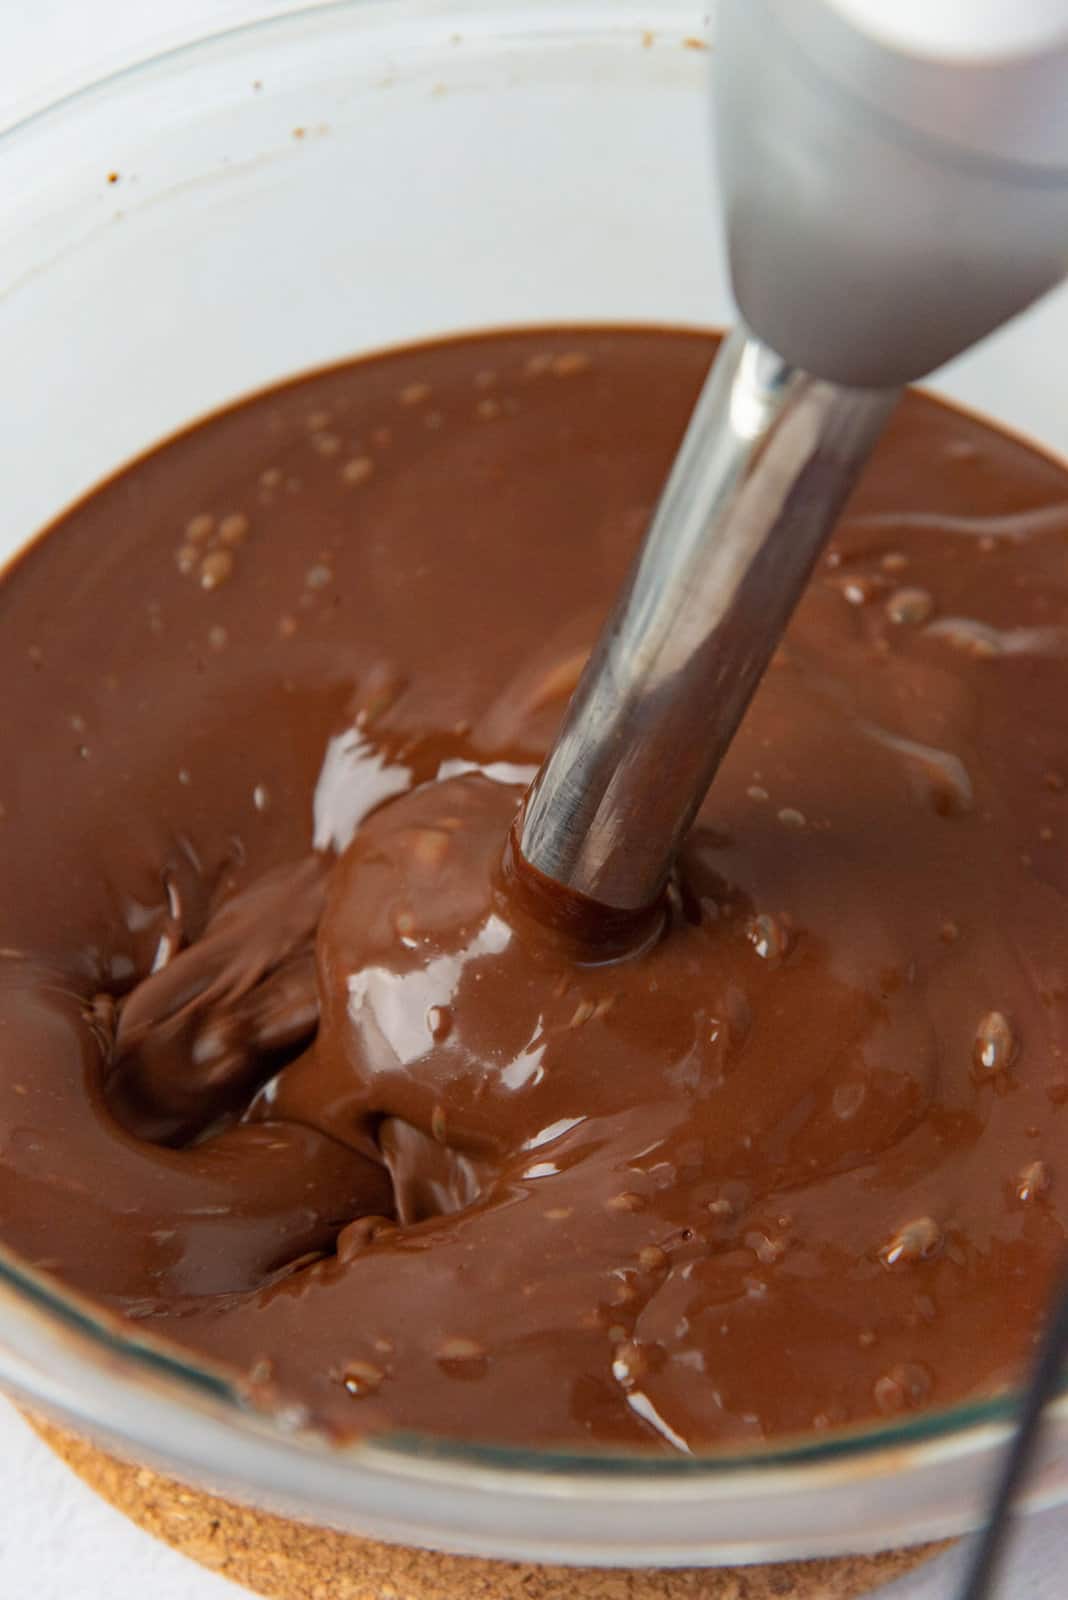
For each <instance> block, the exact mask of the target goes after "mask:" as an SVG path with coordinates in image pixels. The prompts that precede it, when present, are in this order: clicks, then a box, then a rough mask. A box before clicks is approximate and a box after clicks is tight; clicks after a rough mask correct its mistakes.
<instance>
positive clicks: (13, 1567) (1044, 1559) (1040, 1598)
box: [0, 0, 1068, 1600]
mask: <svg viewBox="0 0 1068 1600" xmlns="http://www.w3.org/2000/svg"><path fill="white" fill-rule="evenodd" d="M298 3H299V0H0V129H2V128H4V127H5V126H8V125H10V124H11V123H13V122H15V121H17V120H18V119H19V118H20V117H22V116H24V115H26V114H27V113H28V112H30V111H33V110H35V109H36V108H38V107H39V106H42V105H46V104H47V103H48V102H49V101H51V100H53V99H55V98H56V97H57V95H60V94H63V93H66V92H68V91H69V90H71V89H73V88H75V87H77V86H78V85H79V84H80V83H83V82H86V81H89V80H91V79H94V78H96V77H99V76H100V75H101V74H102V73H104V72H107V71H111V70H113V69H115V68H116V67H119V66H122V65H125V64H126V63H128V62H131V61H136V60H140V59H142V58H144V57H145V56H147V55H151V54H154V53H155V52H156V51H157V50H159V49H162V48H165V47H167V46H170V45H174V44H179V43H181V42H182V41H183V40H184V39H187V38H191V37H195V36H196V35H197V34H198V33H202V32H208V31H210V32H215V31H217V30H220V29H222V28H225V27H227V26H230V25H232V24H234V23H237V22H240V21H243V20H245V19H247V18H251V17H258V16H268V15H270V14H271V13H272V12H277V11H283V10H287V9H289V10H293V9H296V6H297V4H298ZM958 1561H959V1557H957V1556H954V1557H950V1558H949V1559H945V1558H943V1559H940V1560H938V1561H936V1562H934V1563H932V1564H931V1565H930V1566H929V1567H928V1568H927V1569H926V1571H925V1572H924V1573H922V1574H920V1575H918V1576H914V1577H913V1578H910V1579H907V1580H905V1581H904V1582H901V1583H898V1584H894V1585H893V1586H891V1587H890V1588H887V1589H883V1590H882V1591H880V1600H951V1597H952V1594H953V1574H954V1572H955V1570H956V1565H957V1563H958ZM1066 1565H1068V1510H1063V1511H1057V1512H1047V1513H1045V1514H1044V1515H1042V1516H1040V1517H1033V1518H1030V1519H1029V1520H1028V1521H1027V1522H1026V1523H1024V1524H1023V1525H1022V1526H1021V1528H1020V1531H1019V1533H1018V1536H1017V1539H1016V1541H1015V1544H1014V1546H1013V1550H1012V1553H1011V1558H1010V1562H1009V1565H1008V1568H1007V1570H1006V1573H1005V1575H1004V1578H1003V1581H1002V1584H1001V1588H1000V1600H1064V1597H1065V1595H1066V1594H1068V1573H1066V1571H1065V1568H1066ZM244 1592H245V1591H243V1590H241V1589H239V1588H237V1587H236V1586H235V1585H234V1584H232V1583H229V1582H228V1581H227V1580H225V1579H223V1578H219V1577H217V1576H215V1575H214V1574H212V1573H208V1572H204V1571H202V1570H201V1569H200V1568H198V1567H195V1566H193V1565H192V1564H191V1563H190V1562H188V1561H187V1560H186V1559H185V1558H184V1557H183V1556H179V1555H176V1554H175V1553H174V1551H172V1550H170V1549H167V1548H166V1547H165V1546H163V1545H161V1544H159V1543H157V1541H156V1540H154V1539H152V1538H150V1537H149V1535H148V1534H145V1533H142V1532H141V1530H140V1529H138V1528H135V1527H133V1526H131V1524H130V1523H128V1522H127V1521H126V1520H125V1518H123V1517H121V1516H120V1515H119V1514H118V1512H116V1511H113V1510H112V1509H111V1507H110V1506H107V1505H105V1504H104V1503H103V1501H101V1500H99V1499H98V1498H97V1497H96V1495H94V1494H93V1492H92V1491H91V1490H90V1489H87V1488H86V1487H85V1485H84V1484H82V1483H81V1482H80V1481H79V1480H78V1479H76V1478H75V1477H73V1475H72V1474H71V1473H70V1472H68V1471H67V1469H66V1467H64V1466H63V1465H62V1464H61V1463H60V1462H59V1461H58V1460H57V1459H56V1458H55V1457H54V1456H53V1455H52V1454H51V1453H50V1452H49V1451H48V1450H47V1449H46V1448H45V1446H44V1445H43V1444H41V1442H40V1441H39V1440H38V1439H37V1437H36V1436H35V1435H34V1434H33V1433H31V1431H30V1430H29V1428H28V1427H27V1426H26V1424H25V1423H24V1422H23V1421H22V1419H21V1418H20V1417H19V1416H18V1415H17V1414H16V1413H15V1411H13V1410H12V1409H11V1407H10V1406H8V1405H7V1403H6V1402H4V1401H3V1400H0V1596H3V1597H5V1600H6V1597H8V1596H10V1597H12V1600H16V1597H18V1600H21V1597H23V1596H27V1597H29V1596H32V1597H33V1600H144V1597H145V1596H146V1595H151V1596H152V1600H227V1597H230V1600H236V1597H239V1596H240V1595H242V1594H243V1593H244Z"/></svg>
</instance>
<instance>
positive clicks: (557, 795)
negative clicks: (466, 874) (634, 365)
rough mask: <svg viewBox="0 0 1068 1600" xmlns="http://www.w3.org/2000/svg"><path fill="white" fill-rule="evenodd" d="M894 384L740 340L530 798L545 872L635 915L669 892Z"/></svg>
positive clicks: (712, 377) (720, 368)
mask: <svg viewBox="0 0 1068 1600" xmlns="http://www.w3.org/2000/svg"><path fill="white" fill-rule="evenodd" d="M897 395H898V391H897V390H870V389H852V388H846V387H844V386H843V385H840V384H836V383H828V382H825V381H823V380H821V379H817V378H813V377H812V376H810V375H809V374H808V373H806V372H803V371H801V370H799V369H798V368H795V367H790V366H788V365H787V364H786V362H784V361H783V360H782V359H781V358H780V357H779V356H777V355H776V354H775V353H774V351H773V350H771V349H769V348H768V346H766V345H764V344H762V343H761V342H760V341H759V340H758V339H756V338H755V337H754V336H753V335H752V334H750V333H749V332H748V331H747V330H746V329H744V328H738V329H736V330H735V331H734V332H733V333H732V334H730V335H729V337H728V338H727V339H726V341H725V343H724V345H723V347H722V348H721V350H720V352H719V355H718V356H717V358H716V360H715V362H714V364H713V367H712V370H711V372H710V373H709V376H708V379H707V380H706V383H705V385H704V388H703V390H702V392H701V396H700V398H699V400H698V403H697V406H696V409H695V411H694V414H693V416H692V418H691V420H690V424H689V427H688V429H687V432H686V436H685V439H684V440H683V443H682V447H681V449H680V451H679V454H678V456H677V457H676V460H675V463H674V466H673V468H672V471H671V474H670V476H669V478H668V481H667V485H666V487H665V489H664V492H663V494H662V496H661V498H660V502H659V504H658V506H657V508H656V512H655V514H654V516H653V520H652V523H651V525H650V528H649V531H648V533H647V534H646V537H645V540H644V543H643V545H642V547H641V550H640V551H639V553H638V556H637V558H636V559H635V562H634V565H633V567H632V569H631V572H630V574H629V577H628V579H627V581H626V583H625V585H624V588H623V591H622V593H621V595H620V598H619V600H618V601H617V604H616V607H615V610H614V611H613V613H612V615H611V617H610V618H609V620H608V622H607V624H606V625H605V628H604V630H603V631H602V634H601V637H600V639H599V641H598V643H597V645H596V647H595V649H594V652H593V654H592V656H591V658H590V660H589V662H588V664H587V666H586V670H585V672H584V674H583V677H582V679H581V682H580V683H579V685H578V688H577V689H576V691H575V694H574V696H573V698H572V701H571V705H570V707H569V709H568V712H567V715H566V718H565V721H564V724H563V726H562V728H561V730H560V733H559V734H558V736H557V739H556V743H555V745H554V747H553V749H552V751H551V752H550V754H549V756H548V758H547V760H546V761H545V763H544V765H543V766H542V769H541V771H540V773H539V774H538V776H537V778H536V779H535V780H534V783H533V784H532V786H531V789H530V792H529V794H528V796H527V799H526V802H525V807H524V811H523V814H522V817H521V821H520V833H519V842H520V850H521V853H522V855H523V856H524V858H525V859H526V861H527V862H528V863H529V864H530V865H531V866H533V867H535V868H536V869H537V870H538V871H539V872H541V873H542V874H543V875H544V876H545V877H547V878H549V879H552V880H554V881H555V882H557V883H559V884H562V885H564V886H565V887H566V888H568V889H571V890H575V891H577V892H578V893H580V894H582V895H585V896H587V897H589V898H590V899H592V900H594V901H597V902H599V903H600V904H601V905H605V906H610V907H612V908H614V909H618V910H623V911H629V910H639V909H641V908H643V907H645V906H648V905H650V904H651V903H652V902H653V901H654V900H655V899H656V897H657V896H658V895H659V893H660V891H661V890H662V888H663V886H664V883H665V881H666V879H667V875H668V873H669V871H670V868H671V863H672V860H673V858H674V855H675V851H676V850H677V848H678V846H679V843H680V842H681V840H682V837H683V835H684V834H685V832H686V830H687V829H688V828H689V826H690V824H691V822H692V821H693V819H694V816H695V814H696V812H697V809H698V807H699V805H700V804H701V801H702V799H703V798H704V795H705V792H706V790H707V789H708V786H709V784H710V783H711V781H712V778H713V777H714V775H715V772H716V769H717V767H718V766H719V763H720V761H721V760H722V758H723V756H724V754H725V752H726V750H727V746H728V745H729V743H730V740H731V737H732V735H733V734H734V731H735V729H736V727H737V726H738V723H739V721H740V720H741V717H742V714H743V712H744V711H745V708H746V706H747V705H748V703H749V700H750V698H751V696H752V694H753V691H754V689H755V688H756V685H757V683H758V681H759V679H760V676H761V674H762V672H763V671H764V668H765V666H766V665H767V663H768V661H769V659H770V657H771V655H772V653H773V652H774V650H775V647H776V645H777V644H778V642H779V639H780V637H781V635H782V632H783V629H784V628H785V626H786V623H787V621H788V619H789V617H790V614H791V612H792V611H793V609H794V606H795V605H796V603H797V601H798V599H799V597H800V595H801V591H802V589H803V588H804V585H805V582H806V580H807V578H808V576H809V573H810V572H811V570H812V565H813V563H814V561H815V560H816V557H817V556H818V554H819V551H820V549H821V547H822V545H823V544H824V542H825V540H826V538H827V535H828V533H829V532H830V529H831V526H832V524H833V523H834V520H835V518H836V516H837V514H838V512H839V510H840V508H841V506H842V504H843V502H844V500H845V499H846V496H847V495H848V493H849V490H850V488H851V487H852V485H853V482H854V480H855V479H856V476H857V474H858V472H859V471H860V469H861V468H862V467H863V465H864V463H865V461H866V460H867V457H868V455H869V452H870V450H871V448H872V445H873V444H874V442H875V439H876V437H877V436H878V434H879V431H880V429H881V427H882V425H883V423H884V421H885V420H886V417H887V415H888V414H889V412H890V410H891V408H892V407H893V405H894V402H895V401H896V399H897Z"/></svg>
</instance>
